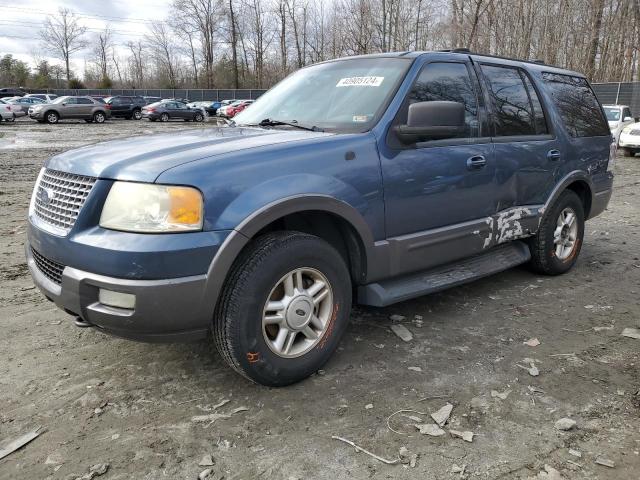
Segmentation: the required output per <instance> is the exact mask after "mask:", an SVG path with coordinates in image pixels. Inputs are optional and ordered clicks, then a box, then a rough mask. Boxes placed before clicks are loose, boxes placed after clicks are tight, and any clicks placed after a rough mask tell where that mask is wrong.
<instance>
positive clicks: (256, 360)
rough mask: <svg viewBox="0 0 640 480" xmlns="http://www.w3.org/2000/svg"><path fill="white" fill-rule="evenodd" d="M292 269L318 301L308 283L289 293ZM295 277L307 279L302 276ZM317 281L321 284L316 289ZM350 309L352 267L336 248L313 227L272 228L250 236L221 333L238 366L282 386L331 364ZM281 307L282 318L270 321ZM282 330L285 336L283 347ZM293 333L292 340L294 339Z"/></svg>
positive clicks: (227, 356) (218, 338)
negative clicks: (307, 229)
mask: <svg viewBox="0 0 640 480" xmlns="http://www.w3.org/2000/svg"><path fill="white" fill-rule="evenodd" d="M292 272H300V277H298V275H297V274H294V275H293V276H291V274H292ZM289 276H291V278H296V279H299V278H300V279H302V282H303V285H304V288H305V289H309V290H310V291H309V295H314V297H313V298H315V299H316V300H317V301H318V304H317V306H314V303H315V302H312V300H311V298H312V297H311V296H307V295H304V294H303V291H302V290H297V289H296V290H290V292H293V293H294V294H295V295H292V296H290V297H287V296H286V292H287V290H285V287H284V284H285V283H287V280H285V278H288V277H289ZM318 280H320V282H323V283H325V286H322V283H320V282H318ZM290 284H291V283H290ZM292 284H294V285H296V286H299V285H300V283H299V281H297V280H296V281H292ZM312 285H313V286H314V289H315V288H316V287H315V286H316V285H318V286H319V287H318V288H320V290H318V291H312V289H311V288H310V287H311V286H312ZM306 291H307V290H304V292H306ZM325 292H328V293H325ZM318 297H322V298H321V299H318ZM269 299H271V300H269ZM294 302H295V303H294ZM267 304H270V305H279V306H280V307H278V308H281V310H278V309H272V310H271V312H270V314H269V315H267V312H269V310H267ZM283 304H285V305H286V304H288V305H289V306H288V307H287V308H285V307H282V305H283ZM294 308H295V310H294ZM350 310H351V280H350V277H349V271H348V269H347V266H346V264H345V261H344V260H343V258H342V256H341V255H340V254H339V253H338V252H337V251H336V249H335V248H333V247H332V246H331V245H329V244H328V243H327V242H325V241H324V240H322V239H321V238H319V237H316V236H313V235H308V234H306V233H298V232H275V233H269V234H267V235H264V236H262V237H259V238H257V239H256V240H254V241H253V242H252V243H250V244H249V246H248V247H247V248H246V249H245V250H244V251H243V252H242V253H241V254H240V256H239V257H238V258H237V259H236V261H235V263H234V265H233V267H232V269H231V271H230V273H229V277H228V278H227V281H226V283H225V287H224V289H223V291H222V293H221V296H220V299H219V302H218V306H217V308H216V312H215V315H214V320H213V325H212V330H213V338H214V342H215V345H216V348H217V350H218V352H219V353H220V355H221V356H222V357H223V358H224V360H225V361H226V362H227V363H228V364H229V365H230V366H231V367H232V368H233V369H234V370H235V371H236V372H238V373H240V374H241V375H243V376H244V377H246V378H248V379H249V380H252V381H254V382H256V383H260V384H262V385H266V386H271V387H282V386H285V385H290V384H292V383H295V382H298V381H300V380H302V379H304V378H306V377H308V376H309V375H311V374H313V373H314V372H316V371H318V369H319V368H321V367H322V366H323V365H324V364H325V362H326V361H327V360H328V359H329V357H330V356H331V354H332V353H333V352H334V350H335V349H336V348H337V346H338V343H339V342H340V338H341V337H342V334H343V333H344V331H345V329H346V327H347V323H348V321H349V315H350ZM278 312H280V313H278ZM279 315H280V321H278V322H277V323H269V322H273V321H274V320H273V319H274V318H276V317H278V316H279ZM265 319H270V320H265ZM314 319H315V320H314ZM289 322H291V323H289ZM296 322H298V323H297V324H296ZM265 323H269V324H268V325H265ZM292 325H293V327H292ZM296 329H297V330H296ZM302 330H304V331H305V333H303V332H302ZM310 330H311V332H310ZM282 331H284V333H282ZM294 331H295V334H293V337H291V334H292V333H293V332H294ZM309 332H310V333H309ZM314 334H315V337H314ZM280 336H283V337H282V338H285V340H282V341H280V343H279V345H280V347H278V340H277V339H278V338H279V337H280ZM290 338H292V339H293V340H292V342H288V341H287V340H288V339H290ZM278 348H280V350H278Z"/></svg>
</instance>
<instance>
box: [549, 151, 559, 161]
mask: <svg viewBox="0 0 640 480" xmlns="http://www.w3.org/2000/svg"><path fill="white" fill-rule="evenodd" d="M560 157H561V155H560V150H549V151H548V152H547V159H548V160H551V161H552V162H557V161H558V160H560Z"/></svg>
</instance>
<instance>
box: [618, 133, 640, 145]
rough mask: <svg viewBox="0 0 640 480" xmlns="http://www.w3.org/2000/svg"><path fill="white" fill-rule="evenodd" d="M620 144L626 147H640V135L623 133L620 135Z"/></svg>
mask: <svg viewBox="0 0 640 480" xmlns="http://www.w3.org/2000/svg"><path fill="white" fill-rule="evenodd" d="M618 146H619V147H625V148H640V136H638V135H628V134H627V135H625V134H622V135H620V140H619V141H618Z"/></svg>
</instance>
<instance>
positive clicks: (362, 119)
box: [353, 115, 369, 123]
mask: <svg viewBox="0 0 640 480" xmlns="http://www.w3.org/2000/svg"><path fill="white" fill-rule="evenodd" d="M367 120H369V116H368V115H354V116H353V122H354V123H356V122H359V123H362V122H366V121H367Z"/></svg>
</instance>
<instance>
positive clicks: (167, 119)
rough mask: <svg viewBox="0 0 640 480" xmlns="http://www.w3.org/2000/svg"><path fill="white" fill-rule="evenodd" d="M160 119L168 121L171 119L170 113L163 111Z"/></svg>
mask: <svg viewBox="0 0 640 480" xmlns="http://www.w3.org/2000/svg"><path fill="white" fill-rule="evenodd" d="M160 121H161V122H168V121H169V114H168V113H163V114H162V115H160Z"/></svg>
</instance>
